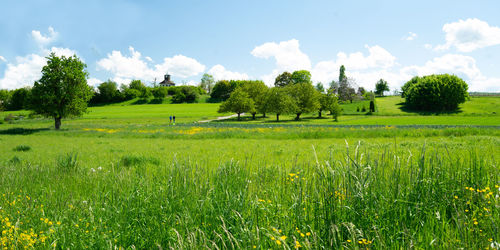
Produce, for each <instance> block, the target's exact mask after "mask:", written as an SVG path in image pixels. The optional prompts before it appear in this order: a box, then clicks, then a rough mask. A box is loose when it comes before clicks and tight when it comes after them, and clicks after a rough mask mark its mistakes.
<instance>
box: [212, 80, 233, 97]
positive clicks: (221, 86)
mask: <svg viewBox="0 0 500 250" xmlns="http://www.w3.org/2000/svg"><path fill="white" fill-rule="evenodd" d="M233 83H234V81H227V80H220V81H217V83H215V86H214V88H213V89H212V93H210V97H211V98H213V99H217V100H227V99H228V98H229V96H231V92H233V90H234V89H235V88H236V84H233Z"/></svg>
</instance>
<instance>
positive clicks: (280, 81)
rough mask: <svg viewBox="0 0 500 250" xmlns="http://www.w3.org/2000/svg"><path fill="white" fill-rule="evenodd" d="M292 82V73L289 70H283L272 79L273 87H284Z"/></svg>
mask: <svg viewBox="0 0 500 250" xmlns="http://www.w3.org/2000/svg"><path fill="white" fill-rule="evenodd" d="M291 82H292V74H290V73H289V72H286V71H285V72H283V73H281V74H280V75H278V76H277V77H276V79H275V80H274V86H275V87H285V86H288V85H289V84H290V83H291Z"/></svg>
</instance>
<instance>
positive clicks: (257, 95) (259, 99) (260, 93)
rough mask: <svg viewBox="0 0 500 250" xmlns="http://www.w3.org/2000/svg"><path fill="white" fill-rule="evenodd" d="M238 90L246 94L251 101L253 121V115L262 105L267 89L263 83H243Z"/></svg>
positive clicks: (253, 117)
mask: <svg viewBox="0 0 500 250" xmlns="http://www.w3.org/2000/svg"><path fill="white" fill-rule="evenodd" d="M240 88H241V89H242V90H243V91H245V92H246V93H247V94H248V97H250V99H252V100H253V102H254V104H255V109H254V111H253V112H251V113H252V119H253V120H255V114H256V113H257V112H258V111H259V110H263V109H262V108H261V106H262V105H264V97H265V95H266V92H267V91H268V89H269V88H268V87H267V86H266V84H265V83H264V82H263V81H245V82H244V83H243V84H242V85H241V86H240Z"/></svg>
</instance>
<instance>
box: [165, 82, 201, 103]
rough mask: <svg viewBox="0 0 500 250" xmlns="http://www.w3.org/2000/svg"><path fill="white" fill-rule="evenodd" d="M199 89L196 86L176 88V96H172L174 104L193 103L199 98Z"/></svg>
mask: <svg viewBox="0 0 500 250" xmlns="http://www.w3.org/2000/svg"><path fill="white" fill-rule="evenodd" d="M198 93H199V91H198V88H197V87H195V86H179V87H176V88H175V94H174V95H173V96H172V102H173V103H184V102H187V103H193V102H196V100H198V98H199V94H198Z"/></svg>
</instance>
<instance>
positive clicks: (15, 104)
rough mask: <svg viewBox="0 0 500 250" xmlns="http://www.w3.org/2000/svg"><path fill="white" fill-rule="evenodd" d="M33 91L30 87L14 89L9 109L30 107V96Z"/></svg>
mask: <svg viewBox="0 0 500 250" xmlns="http://www.w3.org/2000/svg"><path fill="white" fill-rule="evenodd" d="M30 94H31V91H30V89H29V88H20V89H16V90H14V91H12V94H11V96H10V102H9V103H8V109H9V110H20V109H26V108H28V107H29V98H30Z"/></svg>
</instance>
